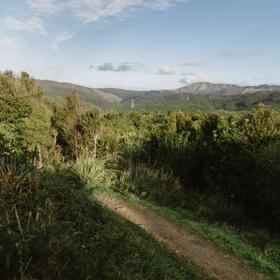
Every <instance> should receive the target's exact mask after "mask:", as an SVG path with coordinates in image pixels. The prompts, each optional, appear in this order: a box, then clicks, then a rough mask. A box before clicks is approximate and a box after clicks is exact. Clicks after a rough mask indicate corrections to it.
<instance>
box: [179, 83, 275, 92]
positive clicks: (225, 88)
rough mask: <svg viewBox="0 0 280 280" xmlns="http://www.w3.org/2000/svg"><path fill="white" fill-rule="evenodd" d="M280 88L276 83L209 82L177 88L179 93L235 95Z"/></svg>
mask: <svg viewBox="0 0 280 280" xmlns="http://www.w3.org/2000/svg"><path fill="white" fill-rule="evenodd" d="M273 90H280V86H276V85H259V86H238V85H234V84H213V83H208V82H200V83H194V84H191V85H188V86H185V87H182V88H179V89H177V90H176V91H177V92H178V93H190V94H213V95H234V94H246V93H254V92H259V91H273Z"/></svg>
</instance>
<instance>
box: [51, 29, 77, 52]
mask: <svg viewBox="0 0 280 280" xmlns="http://www.w3.org/2000/svg"><path fill="white" fill-rule="evenodd" d="M76 35H77V33H75V32H73V33H68V32H62V33H60V34H58V35H57V36H56V38H55V39H54V41H53V42H51V44H50V46H51V48H52V49H53V50H56V51H57V50H58V49H59V46H60V45H61V44H62V43H63V42H65V41H67V40H70V39H72V38H74V37H75V36H76Z"/></svg>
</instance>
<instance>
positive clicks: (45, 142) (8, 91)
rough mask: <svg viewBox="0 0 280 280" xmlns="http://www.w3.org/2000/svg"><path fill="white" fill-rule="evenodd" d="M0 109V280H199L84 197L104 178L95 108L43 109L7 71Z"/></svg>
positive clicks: (43, 102) (33, 92) (70, 101)
mask: <svg viewBox="0 0 280 280" xmlns="http://www.w3.org/2000/svg"><path fill="white" fill-rule="evenodd" d="M0 107H1V114H0V127H1V129H0V141H1V142H0V148H1V150H0V156H1V158H0V210H1V211H0V251H1V254H0V278H1V279H77V278H78V279H182V278H183V279H201V278H200V277H199V276H196V274H195V273H194V272H193V270H192V269H190V268H189V267H188V266H187V265H185V264H184V263H182V262H181V261H179V260H178V259H177V258H176V257H175V256H174V255H173V254H172V253H169V251H168V250H167V249H165V248H163V247H162V246H161V245H160V244H159V243H157V242H156V241H155V240H154V239H152V238H151V237H149V236H147V234H146V233H144V232H143V231H142V230H140V229H139V228H138V227H136V226H134V225H132V224H130V223H129V222H125V221H123V220H121V219H120V218H118V217H116V216H115V215H113V214H112V213H111V212H109V211H107V210H106V209H104V208H102V207H101V206H100V205H98V204H97V203H96V202H95V200H94V199H93V198H92V197H91V192H92V191H91V188H92V187H93V186H94V185H96V184H98V183H100V182H102V183H104V182H105V181H108V180H110V176H109V174H108V173H105V168H104V164H103V161H102V160H98V159H97V158H96V155H95V151H96V141H97V139H98V137H97V136H98V133H99V129H100V121H99V118H98V113H97V112H96V111H95V110H92V111H87V112H84V113H83V108H82V106H81V104H79V100H78V99H77V96H75V95H74V94H72V95H69V96H68V97H67V98H66V100H65V103H63V104H60V105H55V104H52V103H50V102H49V101H48V100H47V99H45V98H44V97H43V95H42V91H41V89H40V88H38V87H37V85H36V83H35V82H34V80H32V79H31V78H30V77H29V76H28V74H26V73H21V74H20V75H19V76H15V75H14V74H13V73H12V72H4V73H2V74H1V75H0ZM92 139H96V140H95V141H91V140H92ZM92 142H93V143H94V144H92ZM83 149H85V150H84V151H83ZM84 155H85V156H84Z"/></svg>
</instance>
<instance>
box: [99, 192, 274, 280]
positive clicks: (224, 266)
mask: <svg viewBox="0 0 280 280" xmlns="http://www.w3.org/2000/svg"><path fill="white" fill-rule="evenodd" d="M96 199H97V200H98V201H99V202H100V203H101V204H103V205H104V206H106V207H108V208H109V209H111V210H112V211H113V212H116V213H117V214H119V215H120V216H122V217H124V218H125V219H127V220H129V221H131V222H133V223H134V224H137V225H138V226H140V227H142V228H143V229H145V230H146V231H147V232H148V233H150V234H151V235H153V236H154V237H155V238H157V239H159V240H160V241H163V242H164V243H165V244H167V245H168V246H169V247H171V248H172V249H174V250H176V252H177V253H179V254H180V255H182V256H183V257H184V258H186V259H187V260H188V261H189V262H191V263H192V264H193V265H195V266H196V267H198V268H199V269H200V271H201V272H202V273H203V274H204V275H205V276H206V277H207V278H209V279H219V280H233V279H240V280H241V279H242V280H244V279H246V280H247V279H248V280H258V279H270V278H269V277H267V276H264V275H261V274H258V273H256V272H254V271H253V270H252V269H250V268H249V267H247V266H246V265H244V264H242V263H240V262H239V261H238V260H236V259H234V258H233V257H232V256H229V255H227V254H226V253H224V252H222V251H219V250H217V249H216V248H214V246H213V245H212V244H211V243H210V242H209V241H206V240H204V239H202V238H200V237H198V236H197V235H195V234H193V233H191V232H188V231H186V229H183V228H182V227H180V226H178V225H176V224H174V223H172V222H170V221H168V220H166V219H164V218H163V217H161V216H160V215H158V214H156V213H154V212H153V211H151V210H150V209H148V208H146V207H143V206H142V205H138V204H131V203H129V202H126V201H124V200H122V199H119V198H112V197H109V196H107V195H105V194H101V195H98V196H97V197H96Z"/></svg>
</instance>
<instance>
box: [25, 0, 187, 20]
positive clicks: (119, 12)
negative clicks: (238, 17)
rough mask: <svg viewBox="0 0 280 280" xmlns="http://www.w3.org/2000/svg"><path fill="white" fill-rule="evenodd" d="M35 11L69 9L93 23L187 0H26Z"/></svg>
mask: <svg viewBox="0 0 280 280" xmlns="http://www.w3.org/2000/svg"><path fill="white" fill-rule="evenodd" d="M26 1H27V4H28V6H29V7H30V8H31V9H33V10H34V11H35V12H37V13H45V14H52V13H55V12H56V11H59V10H70V12H71V13H72V15H74V16H75V17H77V18H78V19H79V20H80V21H81V22H83V23H94V22H98V21H100V20H104V19H107V18H112V17H119V18H122V17H124V16H127V15H128V14H131V13H132V12H134V11H136V10H139V9H150V10H151V9H152V10H163V9H166V8H168V7H170V6H172V5H174V4H175V3H178V2H188V1H189V0H67V1H66V0H26Z"/></svg>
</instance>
